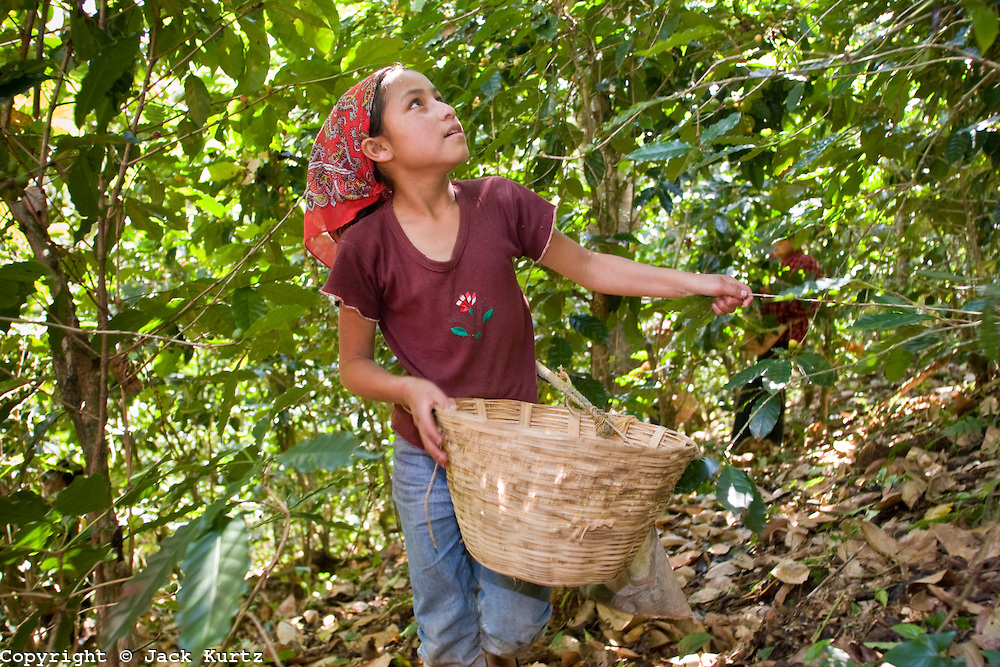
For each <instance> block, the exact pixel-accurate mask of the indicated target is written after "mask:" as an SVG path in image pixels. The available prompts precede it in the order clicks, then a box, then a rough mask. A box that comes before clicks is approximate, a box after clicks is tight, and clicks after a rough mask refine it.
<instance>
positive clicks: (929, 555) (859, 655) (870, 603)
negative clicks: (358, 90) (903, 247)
mask: <svg viewBox="0 0 1000 667" xmlns="http://www.w3.org/2000/svg"><path fill="white" fill-rule="evenodd" d="M963 399H964V400H963ZM839 400H840V404H839V405H837V407H836V408H835V410H836V412H835V414H833V415H832V416H831V418H830V419H829V420H828V423H827V425H826V427H825V428H817V427H815V426H813V427H810V428H807V429H804V430H802V431H800V432H799V433H797V434H794V435H792V436H791V437H790V438H788V439H787V440H786V443H785V447H784V449H781V450H779V449H777V448H776V447H774V446H773V445H772V444H771V443H768V442H766V441H765V442H759V443H753V446H752V447H750V448H749V451H746V452H744V453H741V454H740V455H738V456H735V457H734V459H733V462H734V463H735V464H736V465H738V466H740V467H741V468H742V469H744V470H745V471H746V472H748V473H749V474H750V475H752V476H753V477H754V479H756V480H757V483H758V485H759V486H760V488H761V491H762V493H763V495H764V499H765V501H766V504H767V506H768V511H769V521H768V523H767V525H766V527H765V528H764V530H763V531H762V533H761V534H759V535H754V533H753V532H751V531H750V530H748V529H747V528H746V527H744V526H743V525H742V523H741V522H740V520H739V518H738V517H734V516H733V515H732V514H731V513H729V512H727V511H724V510H722V509H721V506H720V505H719V504H718V503H716V501H715V499H714V497H713V496H711V495H702V496H684V497H680V496H678V497H676V498H675V502H674V503H672V504H671V506H670V507H669V508H668V511H667V512H666V513H665V514H664V516H663V517H662V518H661V520H660V521H659V522H658V528H659V530H660V533H661V541H662V542H663V544H664V546H665V547H666V548H667V552H668V553H669V554H670V556H671V564H672V566H673V567H674V570H675V573H676V574H677V576H678V577H679V579H680V581H681V583H682V585H683V586H684V591H685V593H686V594H687V596H688V600H689V602H690V603H691V606H692V608H693V609H694V611H695V618H694V620H691V621H683V622H677V621H669V620H656V619H645V618H638V617H633V616H629V615H626V614H622V613H619V612H616V611H615V610H613V609H610V608H608V607H606V606H604V605H601V604H598V603H595V602H593V601H590V600H586V599H584V598H582V597H581V596H580V595H579V594H578V592H577V591H576V590H575V589H557V590H556V591H554V593H553V603H554V607H555V611H554V614H553V618H552V621H551V623H550V624H549V627H548V630H547V632H546V634H545V636H544V637H543V638H542V639H541V640H540V641H539V642H537V643H536V644H535V645H534V646H533V647H532V649H531V650H530V651H529V652H528V653H527V654H526V655H525V656H523V657H522V659H521V660H520V664H521V665H539V667H540V666H541V665H545V666H548V667H577V666H583V665H586V666H590V665H593V666H595V667H610V666H611V665H618V664H623V665H624V664H630V665H636V666H638V667H647V666H649V667H652V666H661V665H662V666H666V665H715V664H719V665H724V664H733V665H774V666H782V665H800V664H844V665H850V664H858V665H862V664H866V663H868V664H879V663H880V662H881V661H882V658H883V655H884V654H885V652H886V651H887V650H889V649H891V648H892V647H894V646H899V645H900V644H901V643H904V642H906V641H907V640H911V643H910V645H909V647H910V648H912V649H913V650H912V651H911V652H910V654H908V655H912V656H914V657H912V660H911V661H910V662H908V663H907V664H908V665H909V664H914V665H916V664H921V665H924V664H926V665H935V664H942V665H944V664H967V665H972V666H973V667H978V666H980V665H990V664H998V663H997V662H996V661H997V660H998V659H1000V607H998V604H997V600H998V599H1000V531H998V529H997V525H998V524H997V504H998V493H1000V491H998V489H997V481H998V479H1000V453H998V441H1000V434H998V432H997V429H996V427H995V426H990V427H988V428H985V429H984V428H977V426H982V425H983V424H984V423H989V422H991V421H995V415H996V412H997V400H996V398H995V397H986V398H985V399H984V400H983V399H982V397H976V400H974V401H970V400H969V399H968V398H966V394H964V393H962V391H961V388H956V387H947V386H946V387H941V388H939V389H937V390H935V391H933V392H931V393H929V394H927V395H924V396H920V397H914V398H908V397H905V396H902V397H901V396H899V395H898V394H896V395H893V396H892V397H891V398H889V399H887V400H885V401H882V402H880V403H877V404H866V403H865V402H864V401H861V400H858V399H857V398H856V397H854V395H853V394H851V393H845V394H844V395H842V396H840V397H839ZM837 402H838V397H836V396H835V397H834V404H835V405H836V404H837ZM956 404H959V406H960V407H959V409H956ZM956 413H959V414H956ZM962 415H965V416H962ZM970 415H971V417H970ZM977 415H978V416H977ZM790 416H791V417H792V420H791V421H793V422H797V423H799V424H802V423H809V422H810V421H811V416H809V414H808V410H806V409H805V408H804V407H803V406H802V405H801V404H799V405H796V406H793V408H792V411H791V413H790ZM963 419H965V422H968V423H967V424H965V425H964V426H963V421H962V420H963ZM943 427H944V428H943ZM721 428H723V429H724V427H721ZM335 574H337V575H339V576H335V577H334V579H333V582H334V583H331V585H330V586H328V588H327V590H326V592H325V594H324V595H323V596H322V597H319V598H316V597H313V598H309V599H306V600H300V599H298V597H296V595H295V594H294V593H292V592H291V589H290V588H289V585H288V583H287V581H288V579H287V578H286V579H285V582H286V583H284V584H282V583H279V581H280V578H277V577H273V578H272V583H269V584H268V586H267V587H266V588H265V590H264V592H263V595H262V597H261V598H259V600H258V603H257V604H255V605H254V607H255V613H256V614H257V615H256V616H251V620H252V621H253V623H248V624H247V625H246V626H245V627H244V629H243V632H242V633H241V634H242V635H243V637H242V641H243V642H245V643H246V644H247V645H252V646H257V647H258V649H260V648H267V649H268V655H269V657H270V656H273V655H275V654H276V655H277V656H278V659H279V660H280V662H281V664H286V665H291V664H296V665H312V666H314V667H320V666H322V665H351V666H362V665H364V666H366V667H388V666H390V665H393V666H395V667H406V666H408V665H417V664H419V660H418V658H417V657H416V646H417V643H418V642H417V638H416V626H415V623H414V621H413V615H412V607H411V601H412V596H411V593H410V591H409V584H408V581H407V579H406V560H405V552H404V550H403V548H402V546H401V545H400V544H399V543H396V544H393V545H391V546H390V547H389V548H388V549H386V550H385V551H384V552H383V553H382V554H381V555H380V556H379V557H378V558H376V559H375V560H374V562H373V561H372V560H367V561H364V560H362V561H353V562H351V563H342V564H340V566H339V567H338V568H337V571H336V572H335ZM292 588H295V589H297V590H299V591H301V590H303V588H308V584H306V586H304V587H303V586H298V587H294V586H293V587H292ZM945 632H953V633H954V635H946V634H943V633H945ZM262 637H267V639H266V640H264V639H262ZM921 637H923V638H924V639H927V638H940V637H944V638H945V640H944V641H943V643H941V644H940V646H933V647H932V648H927V647H928V646H929V645H930V643H929V642H928V641H924V639H921ZM939 647H941V648H942V656H952V657H953V658H954V659H955V660H956V662H934V656H936V655H937V648H939ZM830 656H836V657H838V659H839V662H837V663H833V662H826V663H825V662H824V661H828V660H829V659H830ZM909 659H910V658H908V660H909ZM900 667H904V666H903V665H902V664H901V665H900Z"/></svg>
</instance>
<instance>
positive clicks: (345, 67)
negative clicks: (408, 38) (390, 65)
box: [340, 37, 406, 72]
mask: <svg viewBox="0 0 1000 667" xmlns="http://www.w3.org/2000/svg"><path fill="white" fill-rule="evenodd" d="M405 47H406V43H405V42H404V41H403V40H402V39H401V38H399V37H374V38H372V39H368V40H359V41H357V42H356V43H355V44H354V46H352V47H351V49H350V50H349V51H348V52H347V55H346V56H344V58H343V60H341V61H340V69H341V70H342V71H345V72H349V71H351V70H354V69H363V68H367V67H374V66H376V65H384V64H385V63H387V62H393V61H394V60H395V59H396V58H398V56H399V52H400V51H402V50H403V49H404V48H405Z"/></svg>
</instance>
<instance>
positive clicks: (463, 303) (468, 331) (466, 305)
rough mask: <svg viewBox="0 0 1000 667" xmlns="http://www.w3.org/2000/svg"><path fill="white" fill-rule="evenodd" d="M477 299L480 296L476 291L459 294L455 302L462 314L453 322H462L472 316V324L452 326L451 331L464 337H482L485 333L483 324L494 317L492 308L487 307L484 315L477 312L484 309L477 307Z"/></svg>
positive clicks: (453, 319)
mask: <svg viewBox="0 0 1000 667" xmlns="http://www.w3.org/2000/svg"><path fill="white" fill-rule="evenodd" d="M477 301H478V297H477V296H476V293H475V292H466V293H465V294H461V295H459V297H458V301H456V302H455V305H456V306H458V310H459V313H460V315H459V317H454V318H452V320H451V322H452V323H454V324H462V323H464V322H465V321H467V320H468V319H469V318H471V319H472V324H471V327H465V326H454V327H452V328H451V332H452V333H453V334H455V335H456V336H461V337H463V338H481V337H482V335H483V325H484V324H486V323H487V322H489V321H490V320H491V319H493V309H492V308H488V309H485V310H484V312H483V314H482V316H480V315H479V314H478V313H477V310H482V309H477V308H476V307H475V306H476V302H477ZM484 308H485V307H484ZM463 316H465V317H463Z"/></svg>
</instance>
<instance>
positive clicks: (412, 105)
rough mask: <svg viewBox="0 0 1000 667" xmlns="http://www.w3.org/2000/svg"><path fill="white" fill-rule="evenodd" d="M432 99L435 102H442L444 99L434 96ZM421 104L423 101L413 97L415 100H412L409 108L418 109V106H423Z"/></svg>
mask: <svg viewBox="0 0 1000 667" xmlns="http://www.w3.org/2000/svg"><path fill="white" fill-rule="evenodd" d="M434 99H435V100H436V101H438V102H444V98H443V97H441V96H436V97H435V98H434ZM423 103H424V101H423V100H422V99H420V98H419V97H415V98H413V100H412V101H411V102H410V107H411V108H412V107H419V106H423Z"/></svg>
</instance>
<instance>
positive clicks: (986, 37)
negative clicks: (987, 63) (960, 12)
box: [963, 0, 1000, 52]
mask: <svg viewBox="0 0 1000 667" xmlns="http://www.w3.org/2000/svg"><path fill="white" fill-rule="evenodd" d="M963 4H964V5H965V8H966V10H967V11H968V12H969V14H970V15H971V16H972V34H973V35H974V36H975V38H976V45H977V46H979V50H980V51H983V52H985V51H986V50H987V49H988V48H990V47H991V46H992V45H993V42H994V41H996V38H997V32H998V31H1000V19H998V18H997V11H996V7H994V6H992V5H987V4H986V3H983V2H979V0H964V2H963Z"/></svg>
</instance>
